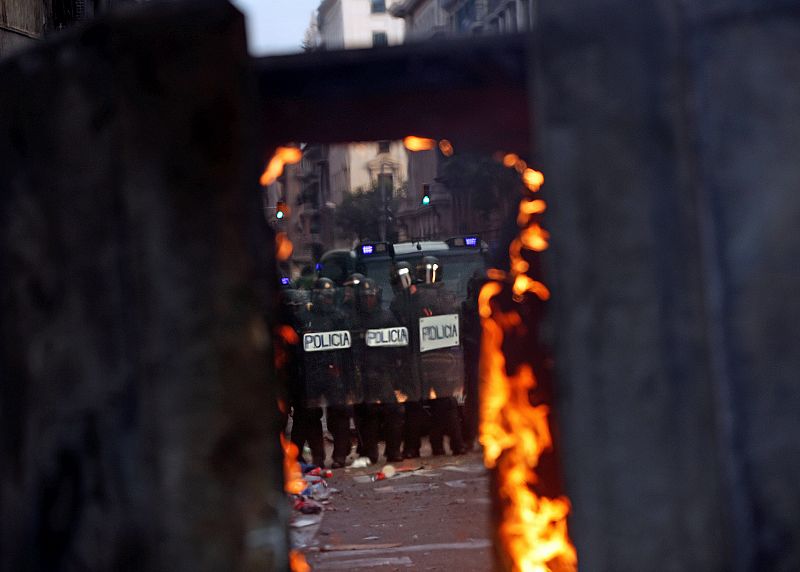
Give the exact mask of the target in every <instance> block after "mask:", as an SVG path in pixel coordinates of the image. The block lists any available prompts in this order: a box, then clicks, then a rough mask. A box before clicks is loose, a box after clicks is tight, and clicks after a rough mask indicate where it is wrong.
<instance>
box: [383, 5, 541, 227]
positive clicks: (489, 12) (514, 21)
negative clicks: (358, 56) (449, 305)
mask: <svg viewBox="0 0 800 572" xmlns="http://www.w3.org/2000/svg"><path fill="white" fill-rule="evenodd" d="M533 2H534V0H402V1H401V2H397V3H395V4H394V5H393V6H392V7H391V9H390V12H391V14H392V16H394V17H396V18H399V19H402V20H403V21H404V22H405V26H406V39H405V41H406V42H415V41H425V40H430V39H433V38H439V37H446V36H451V37H452V36H467V35H482V34H506V33H516V32H524V31H527V30H530V29H532V25H533V20H532V17H533V12H532V6H533ZM408 155H409V157H408V173H409V176H408V193H407V198H406V199H405V200H404V201H403V202H402V203H401V205H400V208H399V209H398V213H397V224H398V227H399V228H400V229H401V236H402V237H404V238H408V239H412V238H443V237H447V236H453V235H458V234H464V233H479V234H481V235H482V237H483V238H484V239H485V240H487V241H490V242H491V241H493V240H494V239H496V238H498V235H499V229H500V226H501V223H502V220H501V219H502V216H503V215H502V207H503V205H502V204H500V205H497V206H498V207H501V208H497V209H493V210H492V211H490V212H482V211H480V210H477V209H475V208H474V205H473V204H472V201H471V198H470V192H468V191H467V190H466V189H464V188H460V187H459V185H458V184H457V183H454V182H453V181H451V180H449V179H448V178H447V177H446V176H445V173H443V170H442V164H443V161H444V160H445V157H444V156H443V155H442V153H441V152H440V151H439V150H438V149H431V150H427V151H415V152H409V153H408ZM426 193H427V195H428V196H429V197H430V202H429V203H428V204H427V205H423V204H422V203H421V201H420V199H421V197H422V196H423V195H424V194H426Z"/></svg>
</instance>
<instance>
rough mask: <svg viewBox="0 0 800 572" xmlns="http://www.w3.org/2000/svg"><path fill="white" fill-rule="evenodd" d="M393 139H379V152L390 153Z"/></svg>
mask: <svg viewBox="0 0 800 572" xmlns="http://www.w3.org/2000/svg"><path fill="white" fill-rule="evenodd" d="M390 145H391V141H378V153H388V152H389V146H390Z"/></svg>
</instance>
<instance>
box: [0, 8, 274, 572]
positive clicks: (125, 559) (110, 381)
mask: <svg viewBox="0 0 800 572" xmlns="http://www.w3.org/2000/svg"><path fill="white" fill-rule="evenodd" d="M247 66H248V61H247V54H246V44H245V35H244V23H243V19H242V17H241V15H240V14H239V13H238V12H236V11H235V10H233V9H232V8H231V7H230V6H229V5H228V4H227V3H225V2H214V1H201V2H183V3H169V4H166V3H164V4H158V5H157V4H155V3H154V4H153V5H151V6H150V7H145V8H143V9H141V10H139V11H136V12H131V13H130V14H128V15H120V16H117V17H112V18H110V19H99V20H95V21H93V22H92V23H90V24H88V25H87V26H85V27H81V28H76V29H74V30H72V31H70V32H67V33H66V34H65V35H62V36H60V37H59V38H58V39H57V40H56V41H51V42H48V43H45V44H42V45H41V46H39V47H38V48H36V49H35V51H30V52H27V53H25V54H22V55H19V56H18V57H16V58H14V59H12V60H7V61H5V62H4V63H3V64H2V69H0V76H2V78H3V81H2V82H1V83H0V102H1V103H0V132H1V133H2V134H3V136H2V138H0V165H1V166H2V168H1V169H0V172H2V178H0V276H1V277H2V281H1V282H0V284H1V285H2V286H1V289H2V290H1V291H2V298H1V299H0V300H1V303H2V333H1V337H0V339H1V340H2V341H1V342H0V378H2V384H1V385H0V444H1V447H2V448H0V482H1V483H2V485H1V486H2V489H0V554H1V555H2V556H0V569H1V570H42V571H53V570H187V571H188V570H191V571H193V572H195V571H202V570H272V569H282V568H283V566H284V565H285V559H286V554H285V550H286V545H285V528H284V526H283V522H284V521H283V517H282V515H281V511H284V510H286V508H285V506H284V505H285V500H284V497H283V494H282V487H281V484H282V472H281V463H280V458H281V457H280V454H279V451H278V446H277V443H276V440H277V425H276V421H277V419H276V415H275V412H274V410H275V399H274V395H273V393H272V392H273V390H272V389H271V386H270V383H269V381H268V376H267V371H268V368H267V363H268V352H269V335H268V328H267V327H266V325H265V320H264V316H265V312H267V311H268V310H269V308H268V294H269V289H270V288H271V285H272V284H274V273H273V268H272V266H271V265H270V264H274V263H270V259H271V253H272V251H273V248H274V245H273V240H272V237H271V234H270V233H269V232H268V230H267V229H266V228H265V223H264V221H263V216H262V214H261V208H260V199H259V193H258V187H257V180H258V175H259V170H258V169H259V167H260V166H261V165H260V164H259V162H260V161H261V160H263V156H256V154H255V153H256V151H257V147H256V146H255V145H252V143H253V137H252V136H253V134H252V133H251V132H250V131H249V129H250V126H251V125H253V123H254V122H253V116H254V109H255V108H254V106H253V101H254V99H253V98H252V97H250V95H249V89H250V83H249V79H248V72H247ZM259 155H260V153H259Z"/></svg>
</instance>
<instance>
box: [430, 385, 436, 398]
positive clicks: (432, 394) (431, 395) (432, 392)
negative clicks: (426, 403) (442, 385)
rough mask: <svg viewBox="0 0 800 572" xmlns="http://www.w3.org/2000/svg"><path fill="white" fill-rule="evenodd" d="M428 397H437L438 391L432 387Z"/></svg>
mask: <svg viewBox="0 0 800 572" xmlns="http://www.w3.org/2000/svg"><path fill="white" fill-rule="evenodd" d="M428 399H436V392H435V391H434V390H433V388H432V387H431V390H430V391H429V392H428Z"/></svg>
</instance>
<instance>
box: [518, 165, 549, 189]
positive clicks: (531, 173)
mask: <svg viewBox="0 0 800 572" xmlns="http://www.w3.org/2000/svg"><path fill="white" fill-rule="evenodd" d="M522 182H523V183H525V186H526V187H528V189H529V190H531V191H533V192H534V193H535V192H536V191H538V190H539V187H541V186H542V185H543V184H544V175H542V173H540V172H539V171H535V170H533V169H525V170H524V171H523V172H522Z"/></svg>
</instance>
